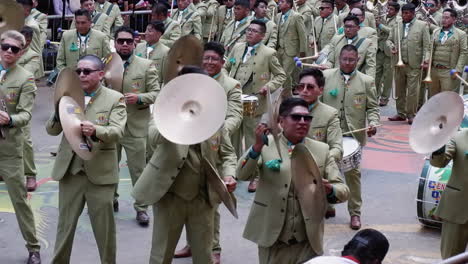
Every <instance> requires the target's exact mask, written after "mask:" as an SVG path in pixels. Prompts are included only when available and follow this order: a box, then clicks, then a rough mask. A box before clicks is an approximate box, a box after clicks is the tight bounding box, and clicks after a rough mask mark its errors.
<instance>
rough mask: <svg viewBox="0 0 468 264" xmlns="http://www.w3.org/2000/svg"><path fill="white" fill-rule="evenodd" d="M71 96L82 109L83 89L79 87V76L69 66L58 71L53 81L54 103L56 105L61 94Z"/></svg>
mask: <svg viewBox="0 0 468 264" xmlns="http://www.w3.org/2000/svg"><path fill="white" fill-rule="evenodd" d="M65 95H67V96H70V97H72V98H73V99H74V100H75V102H77V103H78V105H79V106H80V107H81V108H82V109H84V105H85V103H84V91H83V89H82V88H81V82H80V78H79V77H78V75H77V74H76V72H75V71H74V70H72V69H71V68H64V69H63V70H61V71H60V73H59V75H58V77H57V81H56V82H55V93H54V105H55V106H57V104H58V102H59V100H60V98H62V97H63V96H65Z"/></svg>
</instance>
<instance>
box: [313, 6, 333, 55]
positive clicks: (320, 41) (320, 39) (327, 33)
mask: <svg viewBox="0 0 468 264" xmlns="http://www.w3.org/2000/svg"><path fill="white" fill-rule="evenodd" d="M319 9H320V16H319V17H317V18H315V37H316V38H317V39H316V42H317V48H318V50H321V49H323V48H325V46H327V45H328V44H329V43H330V41H331V39H332V38H333V36H334V35H335V34H336V31H335V21H336V20H337V19H338V17H337V16H336V15H335V14H333V1H332V0H323V1H321V3H320V7H319Z"/></svg>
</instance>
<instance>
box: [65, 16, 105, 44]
mask: <svg viewBox="0 0 468 264" xmlns="http://www.w3.org/2000/svg"><path fill="white" fill-rule="evenodd" d="M91 21H92V22H93V24H92V26H91V27H92V29H94V30H97V31H100V32H101V33H104V34H105V35H106V36H107V37H109V39H111V38H113V36H111V27H112V24H111V23H112V19H111V18H110V17H109V16H107V15H106V14H104V13H100V12H96V13H95V14H94V15H93V18H92V19H91ZM75 28H76V26H75V19H73V22H72V24H71V26H70V29H75Z"/></svg>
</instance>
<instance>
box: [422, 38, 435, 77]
mask: <svg viewBox="0 0 468 264" xmlns="http://www.w3.org/2000/svg"><path fill="white" fill-rule="evenodd" d="M433 52H434V39H433V40H432V42H431V52H430V53H429V67H428V68H427V74H426V78H424V80H423V82H424V83H432V79H431V69H432V53H433Z"/></svg>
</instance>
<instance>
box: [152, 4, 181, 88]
mask: <svg viewBox="0 0 468 264" xmlns="http://www.w3.org/2000/svg"><path fill="white" fill-rule="evenodd" d="M168 12H169V11H168V6H167V4H166V3H157V4H156V5H155V6H154V7H153V10H152V11H151V21H162V22H163V23H164V34H163V35H162V36H161V38H160V40H159V41H160V42H161V43H162V44H164V45H166V46H167V47H169V48H170V47H172V44H174V42H175V41H176V40H178V39H179V38H180V35H181V34H182V31H181V28H180V24H179V22H177V21H175V20H173V19H172V18H170V17H168V16H167V14H168ZM160 80H162V79H160Z"/></svg>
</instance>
